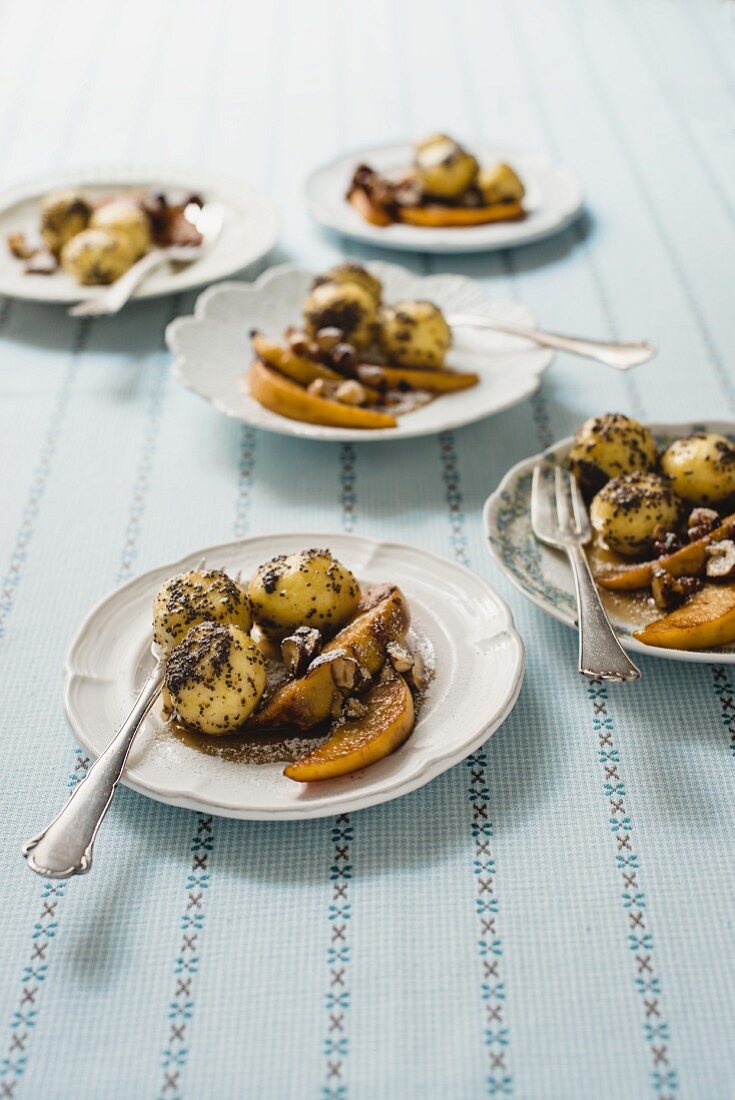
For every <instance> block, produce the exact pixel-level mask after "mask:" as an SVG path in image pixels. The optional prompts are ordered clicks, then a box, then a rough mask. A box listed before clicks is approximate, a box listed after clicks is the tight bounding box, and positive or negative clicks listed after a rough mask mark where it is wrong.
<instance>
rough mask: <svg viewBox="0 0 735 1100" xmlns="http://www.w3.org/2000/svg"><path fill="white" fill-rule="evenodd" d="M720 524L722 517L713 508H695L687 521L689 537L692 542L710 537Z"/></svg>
mask: <svg viewBox="0 0 735 1100" xmlns="http://www.w3.org/2000/svg"><path fill="white" fill-rule="evenodd" d="M719 522H720V517H719V516H718V514H717V512H715V511H714V509H713V508H694V509H693V510H692V512H691V513H690V515H689V519H688V520H687V535H688V537H689V541H690V542H696V540H697V539H702V538H704V536H705V535H709V533H710V531H714V529H715V527H716V526H717V525H718V523H719Z"/></svg>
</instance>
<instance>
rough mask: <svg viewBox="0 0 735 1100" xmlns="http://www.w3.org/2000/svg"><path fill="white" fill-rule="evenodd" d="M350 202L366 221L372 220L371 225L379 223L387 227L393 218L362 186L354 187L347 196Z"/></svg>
mask: <svg viewBox="0 0 735 1100" xmlns="http://www.w3.org/2000/svg"><path fill="white" fill-rule="evenodd" d="M347 198H348V199H349V201H350V203H351V204H352V205H353V206H354V208H355V210H357V212H358V214H360V215H361V216H362V217H363V218H364V219H365V221H366V222H370V224H371V225H379V226H380V227H381V228H385V226H386V225H390V224H391V222H392V221H393V219H392V218H391V216H390V214H388V213H387V212H386V211H385V210H384V209H383V208H382V206H378V204H377V203H376V202H373V200H372V199H371V198H370V196H369V195H368V193H367V192H366V191H364V190H363V189H362V188H361V187H353V188H352V190H351V191H350V193H349V195H348V196H347Z"/></svg>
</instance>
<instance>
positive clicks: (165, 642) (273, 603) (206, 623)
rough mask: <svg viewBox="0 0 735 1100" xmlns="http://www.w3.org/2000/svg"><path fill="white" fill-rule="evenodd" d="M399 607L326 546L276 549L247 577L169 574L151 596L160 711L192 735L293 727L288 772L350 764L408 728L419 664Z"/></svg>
mask: <svg viewBox="0 0 735 1100" xmlns="http://www.w3.org/2000/svg"><path fill="white" fill-rule="evenodd" d="M410 618H411V616H410V610H409V606H408V603H407V601H406V598H405V596H404V595H403V593H402V592H401V591H400V589H399V588H398V587H397V586H395V585H393V584H379V585H371V586H369V587H365V588H362V587H361V586H360V584H359V583H358V581H357V580H356V578H355V577H354V575H353V574H352V573H351V572H350V570H349V569H347V568H346V567H345V566H344V565H342V564H341V563H340V562H339V561H337V560H336V559H335V558H334V557H333V556H332V554H331V553H330V551H329V550H320V549H310V550H303V551H301V552H299V553H296V554H288V555H279V556H277V557H275V558H273V559H272V560H270V561H268V562H265V563H264V564H263V565H261V566H260V567H259V568H258V569H256V571H255V572H254V573H253V575H252V577H250V579H249V581H248V582H247V584H242V583H240V581H239V580H233V579H232V578H231V577H230V576H228V575H227V574H226V573H224V572H222V571H220V570H203V569H199V570H194V571H191V572H188V573H181V574H178V575H177V576H174V577H171V578H170V579H169V580H167V581H166V582H165V583H164V585H163V586H162V588H161V589H160V591H159V592H158V594H157V596H156V599H155V602H154V607H153V636H154V640H155V642H156V644H157V646H158V647H159V650H160V651H161V654H162V659H163V660H164V661H165V681H164V682H165V687H164V710H165V713H166V715H167V717H168V719H169V721H170V723H171V724H172V726H174V727H178V728H183V730H184V731H186V732H187V733H189V734H193V735H195V736H197V737H199V738H201V739H202V740H203V741H209V742H211V740H212V739H214V738H218V739H219V738H226V737H228V736H232V735H239V736H241V737H245V738H248V739H250V740H251V741H253V742H256V743H257V741H258V740H259V739H260V738H262V737H268V736H269V735H270V734H271V733H272V732H273V731H274V730H276V731H279V732H280V734H282V735H283V737H284V738H288V739H290V740H294V739H297V740H298V739H301V740H302V742H303V748H302V750H301V752H297V753H296V754H295V756H294V758H293V759H292V760H291V762H290V763H289V764H288V765H287V767H286V768H285V770H284V774H285V775H286V776H288V778H289V779H293V780H295V781H297V782H302V783H308V782H314V781H317V780H323V779H332V778H334V777H336V776H341V775H346V774H348V773H350V772H354V771H357V770H358V769H360V768H364V767H366V766H368V765H369V764H373V763H375V762H376V761H378V760H380V759H382V758H383V757H384V756H387V755H388V754H389V753H391V752H393V751H394V750H395V749H397V748H398V747H399V746H400V745H402V744H403V742H404V741H405V740H406V739H407V738H408V737H409V736H410V734H411V731H412V730H413V727H414V722H415V715H416V709H417V704H418V702H419V701H420V698H421V695H422V693H423V691H424V690H425V688H426V686H427V683H428V673H427V669H426V664H425V662H424V660H423V658H422V657H421V655H420V653H419V652H418V651H417V650H414V649H413V647H412V646H411V644H410V643H409V627H410ZM415 700H416V701H415Z"/></svg>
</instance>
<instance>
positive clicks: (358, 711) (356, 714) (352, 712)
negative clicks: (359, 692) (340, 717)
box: [342, 696, 368, 718]
mask: <svg viewBox="0 0 735 1100" xmlns="http://www.w3.org/2000/svg"><path fill="white" fill-rule="evenodd" d="M367 712H368V708H367V707H366V706H365V704H364V703H362V702H361V701H360V700H359V699H355V698H354V696H353V697H352V698H350V699H347V700H345V705H344V709H343V711H342V713H343V714H344V716H345V718H364V717H365V715H366V714H367Z"/></svg>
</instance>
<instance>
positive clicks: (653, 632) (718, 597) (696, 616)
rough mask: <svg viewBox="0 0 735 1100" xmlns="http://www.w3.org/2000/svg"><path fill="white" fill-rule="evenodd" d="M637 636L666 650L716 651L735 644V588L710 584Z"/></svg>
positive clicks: (647, 643) (638, 632) (648, 643)
mask: <svg viewBox="0 0 735 1100" xmlns="http://www.w3.org/2000/svg"><path fill="white" fill-rule="evenodd" d="M633 637H635V638H637V639H638V641H639V642H643V643H644V644H645V645H653V646H662V647H663V648H664V649H713V648H715V647H716V646H720V645H727V644H728V643H729V642H733V641H735V585H732V584H728V585H723V586H719V585H707V586H706V587H704V588H702V589H700V591H699V592H696V593H695V594H694V595H693V596H692V597H691V598H690V599H689V600H687V602H686V603H685V604H683V605H682V606H681V607H677V609H676V611H672V612H671V614H670V615H666V616H665V617H664V618H663V619H657V620H656V622H654V623H651V624H650V625H649V626H647V627H645V628H644V629H643V630H636V632H635V634H634V635H633Z"/></svg>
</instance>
